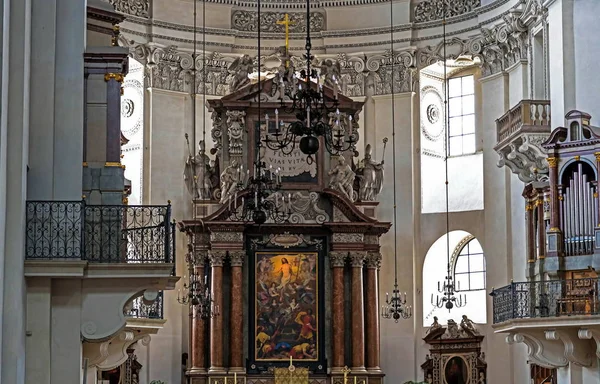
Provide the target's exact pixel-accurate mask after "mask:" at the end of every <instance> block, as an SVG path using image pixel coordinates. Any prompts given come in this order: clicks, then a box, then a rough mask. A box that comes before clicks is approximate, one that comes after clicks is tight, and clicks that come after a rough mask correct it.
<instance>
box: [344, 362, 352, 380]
mask: <svg viewBox="0 0 600 384" xmlns="http://www.w3.org/2000/svg"><path fill="white" fill-rule="evenodd" d="M350 372H352V371H351V370H350V369H349V368H348V366H347V365H345V366H344V369H342V373H343V374H344V384H346V382H347V381H348V374H349V373H350Z"/></svg>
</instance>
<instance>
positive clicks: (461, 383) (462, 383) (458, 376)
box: [444, 356, 469, 384]
mask: <svg viewBox="0 0 600 384" xmlns="http://www.w3.org/2000/svg"><path fill="white" fill-rule="evenodd" d="M444 371H445V372H444V373H445V374H444V379H445V382H446V383H447V384H466V383H467V382H468V381H469V367H468V366H467V363H466V362H465V360H464V359H463V358H462V357H460V356H454V357H452V358H451V359H449V360H448V362H447V363H446V368H445V370H444Z"/></svg>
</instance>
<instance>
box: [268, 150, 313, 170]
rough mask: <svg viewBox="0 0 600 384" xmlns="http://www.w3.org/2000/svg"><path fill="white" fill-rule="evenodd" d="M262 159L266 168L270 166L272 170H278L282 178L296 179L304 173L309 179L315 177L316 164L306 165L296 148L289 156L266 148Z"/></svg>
mask: <svg viewBox="0 0 600 384" xmlns="http://www.w3.org/2000/svg"><path fill="white" fill-rule="evenodd" d="M264 159H265V163H266V164H267V168H268V167H270V166H272V167H273V169H277V168H280V173H281V176H283V177H296V176H301V175H302V174H305V173H308V174H309V175H310V177H311V178H315V177H317V163H316V162H313V163H312V164H308V162H307V161H306V155H305V154H304V153H302V152H301V151H300V149H299V148H298V147H296V148H294V150H293V151H292V152H291V153H289V154H285V153H282V152H281V151H274V150H271V149H269V148H266V150H265V157H264Z"/></svg>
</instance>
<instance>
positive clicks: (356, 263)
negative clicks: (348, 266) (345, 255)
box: [350, 251, 367, 268]
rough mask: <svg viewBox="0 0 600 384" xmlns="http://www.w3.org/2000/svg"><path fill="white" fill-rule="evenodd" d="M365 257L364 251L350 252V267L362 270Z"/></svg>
mask: <svg viewBox="0 0 600 384" xmlns="http://www.w3.org/2000/svg"><path fill="white" fill-rule="evenodd" d="M366 257H367V252H364V251H356V252H350V262H351V263H352V267H353V268H362V266H363V264H364V262H365V258H366Z"/></svg>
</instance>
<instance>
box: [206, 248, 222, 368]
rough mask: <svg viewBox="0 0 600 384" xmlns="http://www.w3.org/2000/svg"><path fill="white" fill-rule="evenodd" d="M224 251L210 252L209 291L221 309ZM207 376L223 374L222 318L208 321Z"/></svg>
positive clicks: (218, 317) (216, 317)
mask: <svg viewBox="0 0 600 384" xmlns="http://www.w3.org/2000/svg"><path fill="white" fill-rule="evenodd" d="M225 255H226V251H220V250H219V251H210V254H209V258H210V266H211V272H212V273H211V291H212V295H213V301H214V305H215V306H218V307H219V308H220V309H221V308H223V291H222V288H223V261H224V259H225ZM208 373H209V374H224V373H225V369H224V368H223V316H214V317H212V318H211V319H210V368H209V369H208Z"/></svg>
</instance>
